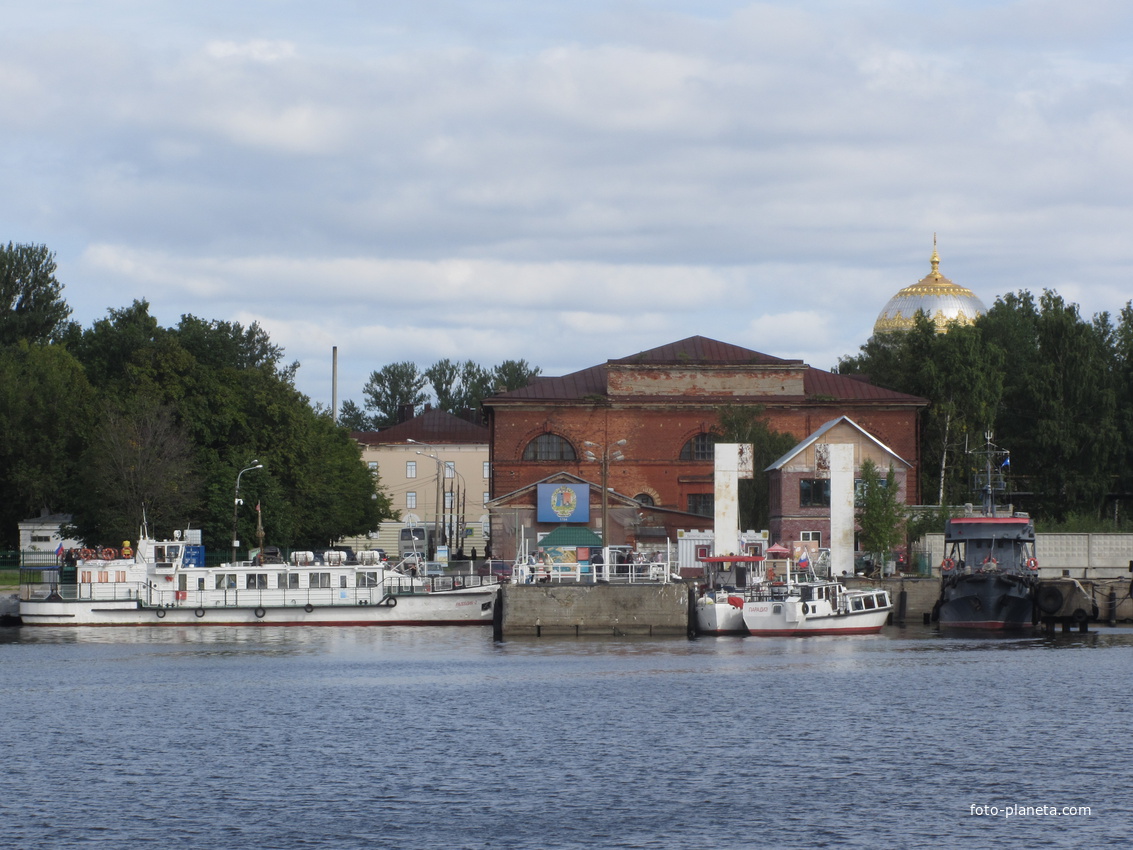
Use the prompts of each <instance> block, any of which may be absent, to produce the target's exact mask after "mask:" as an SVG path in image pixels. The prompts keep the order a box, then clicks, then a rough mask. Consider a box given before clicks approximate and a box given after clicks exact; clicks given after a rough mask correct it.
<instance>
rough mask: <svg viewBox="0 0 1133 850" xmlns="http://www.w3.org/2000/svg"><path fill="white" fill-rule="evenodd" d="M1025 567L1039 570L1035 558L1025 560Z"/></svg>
mask: <svg viewBox="0 0 1133 850" xmlns="http://www.w3.org/2000/svg"><path fill="white" fill-rule="evenodd" d="M1027 567H1028V568H1029V569H1032V570H1037V569H1038V568H1039V561H1038V559H1037V558H1027Z"/></svg>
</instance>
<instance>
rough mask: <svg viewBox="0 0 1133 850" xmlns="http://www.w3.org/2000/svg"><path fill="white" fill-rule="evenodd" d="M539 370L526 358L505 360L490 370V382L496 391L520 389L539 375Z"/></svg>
mask: <svg viewBox="0 0 1133 850" xmlns="http://www.w3.org/2000/svg"><path fill="white" fill-rule="evenodd" d="M541 371H542V370H540V369H539V367H538V366H531V365H529V364H528V362H527V361H526V360H505V361H504V362H503V363H501V364H500V365H499V366H497V367H496V368H495V369H493V370H492V383H493V385H494V389H495V391H496V392H511V391H512V390H521V389H523V388H524V387H526V386H527V385H528V384H530V383H531V382H532V381H533V380H534V379H535V378H537V377H539V375H540V373H541Z"/></svg>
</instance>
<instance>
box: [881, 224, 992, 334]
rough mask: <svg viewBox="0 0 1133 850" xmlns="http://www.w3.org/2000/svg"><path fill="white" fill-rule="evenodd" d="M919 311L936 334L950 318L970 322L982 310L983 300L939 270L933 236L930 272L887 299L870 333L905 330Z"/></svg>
mask: <svg viewBox="0 0 1133 850" xmlns="http://www.w3.org/2000/svg"><path fill="white" fill-rule="evenodd" d="M918 310H923V311H924V314H925V315H926V316H928V318H929V319H930V320H931V321H932V323H933V324H935V325H936V332H937V333H943V332H944V329H945V326H946V325H947V324H948V323H949V322H950V321H952V320H953V319H956V320H958V321H959V322H960V323H961V324H965V325H970V324H971V323H972V322H973V321H975V318H976V316H978V315H980V314H981V313H983V312H984V305H983V302H982V301H980V299H979V298H977V297H976V296H975V294H974V293H973V292H972V290H970V289H968V288H967V287H963V286H960V285H959V284H957V283H953V282H952V281H950V280H949V279H948V278H946V277H945V276H944V275H942V274H941V273H940V257H939V256H938V255H937V253H936V239H935V238H934V239H933V240H932V271H931V272H929V273H928V275H927V276H926V277H924V278H923V279H921V280H920V281H918V282H917V283H914V284H913V285H912V286H906V287H905V288H904V289H902V290H901V291H900V292H898V293H897V294H896V295H894V296H893V297H892V298H890V299H889V303H888V304H886V305H885V308H884V309H883V310H882V311H881V313H879V314H878V316H877V321H876V322H874V324H873V332H874V333H875V334H878V333H886V332H887V331H907V330H909V329H910V328H911V327H912V326H913V321H914V319H915V318H916V315H917V311H918Z"/></svg>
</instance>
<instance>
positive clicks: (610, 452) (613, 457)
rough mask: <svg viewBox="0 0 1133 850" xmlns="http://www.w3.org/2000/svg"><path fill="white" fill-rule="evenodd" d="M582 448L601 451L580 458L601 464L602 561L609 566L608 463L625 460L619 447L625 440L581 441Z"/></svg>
mask: <svg viewBox="0 0 1133 850" xmlns="http://www.w3.org/2000/svg"><path fill="white" fill-rule="evenodd" d="M582 444H583V445H584V446H591V447H592V448H595V449H601V450H602V453H601V455H598V454H596V453H595V452H592V451H585V452H583V453H582V456H583V457H584V458H586V459H587V460H589V461H591V462H598V463H600V464H602V561H603V563H604V564H605V565H606V566H607V568H608V565H609V558H610V553H609V551H608V549H609V546H610V532H609V528H608V526H609V509H608V508H609V500H608V499H607V496H608V494H609V485H608V483H607V482H608V480H609V475H610V461H617V460H625V455H623V454H622V452H621V447H622V446H624V445H625V444H626V441H625V440H618V441H617V442H616V443H611V444H610V445H606V446H603V445H600V444H599V443H592V442H590V441H589V440H583V441H582Z"/></svg>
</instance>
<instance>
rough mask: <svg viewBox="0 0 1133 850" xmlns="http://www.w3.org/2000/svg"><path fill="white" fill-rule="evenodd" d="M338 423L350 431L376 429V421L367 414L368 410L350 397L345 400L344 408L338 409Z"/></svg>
mask: <svg viewBox="0 0 1133 850" xmlns="http://www.w3.org/2000/svg"><path fill="white" fill-rule="evenodd" d="M338 424H339V425H340V426H342V427H343V428H345V429H346V430H348V431H373V430H374V423H373V421H372V420H371V419H370V417H369V416H367V415H366V411H364V410H363V409H362V408H360V407H359V406H358V405H357V404H355V403H354V402H353V401H351V400H350V399H347V400H346V401H344V402H343V403H342V409H341V410H339V411H338Z"/></svg>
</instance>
